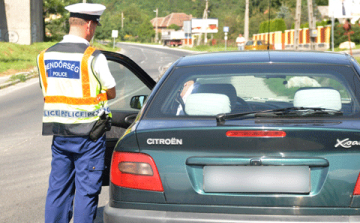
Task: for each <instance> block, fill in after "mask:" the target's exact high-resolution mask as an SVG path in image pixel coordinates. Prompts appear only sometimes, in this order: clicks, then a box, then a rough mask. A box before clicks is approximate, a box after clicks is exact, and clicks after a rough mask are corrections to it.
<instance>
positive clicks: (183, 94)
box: [146, 64, 359, 118]
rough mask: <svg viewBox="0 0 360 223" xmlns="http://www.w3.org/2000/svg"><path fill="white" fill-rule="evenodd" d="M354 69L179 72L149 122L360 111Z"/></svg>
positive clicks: (222, 68) (257, 68) (157, 100)
mask: <svg viewBox="0 0 360 223" xmlns="http://www.w3.org/2000/svg"><path fill="white" fill-rule="evenodd" d="M354 75H356V74H355V73H354V72H353V70H352V69H351V68H350V67H347V66H323V65H306V66H305V65H271V64H262V65H223V66H203V67H184V68H179V69H176V70H175V71H174V72H173V73H172V74H171V76H170V77H169V78H168V79H167V80H166V82H165V83H164V85H163V87H162V88H161V90H160V91H159V92H158V93H157V95H156V97H155V99H154V100H155V101H154V102H153V103H152V105H151V107H150V108H149V110H148V112H147V115H146V117H148V118H153V117H157V118H159V117H169V116H171V117H184V116H186V117H193V116H196V117H198V116H216V115H218V114H223V113H225V114H237V113H246V112H256V111H259V112H261V111H264V110H271V109H281V108H289V107H302V108H321V109H324V110H333V111H341V112H342V113H343V115H344V116H349V115H353V114H355V113H357V112H358V111H359V104H358V99H357V98H356V95H355V92H356V86H358V85H359V81H358V78H357V77H356V78H354V77H355V76H354Z"/></svg>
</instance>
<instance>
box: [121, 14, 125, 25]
mask: <svg viewBox="0 0 360 223" xmlns="http://www.w3.org/2000/svg"><path fill="white" fill-rule="evenodd" d="M123 28H124V12H121V29H123Z"/></svg>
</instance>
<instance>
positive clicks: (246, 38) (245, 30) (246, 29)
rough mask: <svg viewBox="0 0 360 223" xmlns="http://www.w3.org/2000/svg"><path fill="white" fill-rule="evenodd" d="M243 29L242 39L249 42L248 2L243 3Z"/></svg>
mask: <svg viewBox="0 0 360 223" xmlns="http://www.w3.org/2000/svg"><path fill="white" fill-rule="evenodd" d="M244 25H245V27H244V37H245V40H246V41H248V40H249V0H246V2H245V24H244Z"/></svg>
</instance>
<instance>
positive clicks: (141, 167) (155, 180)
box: [110, 152, 164, 192]
mask: <svg viewBox="0 0 360 223" xmlns="http://www.w3.org/2000/svg"><path fill="white" fill-rule="evenodd" d="M110 181H111V182H112V183H113V184H115V185H117V186H120V187H126V188H131V189H139V190H149V191H160V192H162V191H164V189H163V186H162V182H161V179H160V175H159V172H158V170H157V168H156V165H155V162H154V160H153V159H152V157H151V156H149V155H147V154H143V153H127V152H114V154H113V157H112V162H111V170H110Z"/></svg>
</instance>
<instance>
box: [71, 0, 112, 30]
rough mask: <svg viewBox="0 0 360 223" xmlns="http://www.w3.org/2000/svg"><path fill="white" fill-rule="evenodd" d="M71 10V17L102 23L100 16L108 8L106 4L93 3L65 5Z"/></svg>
mask: <svg viewBox="0 0 360 223" xmlns="http://www.w3.org/2000/svg"><path fill="white" fill-rule="evenodd" d="M65 9H66V10H68V11H69V12H70V17H77V18H81V19H85V20H92V21H94V22H97V23H98V25H99V26H101V24H100V16H101V14H102V13H103V12H104V10H105V9H106V7H105V6H104V5H101V4H93V3H77V4H73V5H68V6H66V7H65Z"/></svg>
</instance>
